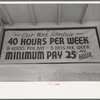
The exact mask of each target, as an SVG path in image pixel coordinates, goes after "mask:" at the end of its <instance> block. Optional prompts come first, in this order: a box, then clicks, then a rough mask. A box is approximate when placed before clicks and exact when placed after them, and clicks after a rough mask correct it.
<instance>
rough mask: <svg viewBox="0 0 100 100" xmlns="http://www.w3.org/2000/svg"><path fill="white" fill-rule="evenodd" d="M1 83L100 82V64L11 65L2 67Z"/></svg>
mask: <svg viewBox="0 0 100 100" xmlns="http://www.w3.org/2000/svg"><path fill="white" fill-rule="evenodd" d="M82 26H98V32H99V36H100V22H91V23H85V24H84V25H80V24H79V23H74V24H73V23H69V24H65V23H64V24H62V25H60V26H56V25H55V24H50V25H47V24H44V25H43V24H39V25H37V26H35V27H33V25H30V24H27V25H21V24H15V25H14V26H12V27H11V26H10V27H9V26H5V28H37V27H82ZM0 81H100V63H98V64H93V63H92V64H91V63H89V64H17V65H15V64H9V65H0Z"/></svg>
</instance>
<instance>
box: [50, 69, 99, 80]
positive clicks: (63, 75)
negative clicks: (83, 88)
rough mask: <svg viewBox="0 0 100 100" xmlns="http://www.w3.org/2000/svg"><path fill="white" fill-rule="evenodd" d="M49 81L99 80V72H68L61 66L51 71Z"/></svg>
mask: <svg viewBox="0 0 100 100" xmlns="http://www.w3.org/2000/svg"><path fill="white" fill-rule="evenodd" d="M51 81H100V73H86V72H83V73H69V72H65V70H64V69H63V68H61V69H60V70H57V71H56V72H54V73H53V78H52V79H51Z"/></svg>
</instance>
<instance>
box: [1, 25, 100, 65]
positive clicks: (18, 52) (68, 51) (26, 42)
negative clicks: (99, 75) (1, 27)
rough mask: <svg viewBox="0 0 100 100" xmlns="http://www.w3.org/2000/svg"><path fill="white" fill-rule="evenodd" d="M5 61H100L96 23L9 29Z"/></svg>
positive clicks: (2, 56)
mask: <svg viewBox="0 0 100 100" xmlns="http://www.w3.org/2000/svg"><path fill="white" fill-rule="evenodd" d="M2 43H3V44H2V52H1V63H4V64H6V63H13V64H15V63H38V64H39V63H40V64H49V63H51V64H53V63H54V64H58V63H80V62H81V63H82V62H100V42H99V36H98V32H97V28H96V27H79V28H41V29H6V30H5V32H4V39H3V42H2Z"/></svg>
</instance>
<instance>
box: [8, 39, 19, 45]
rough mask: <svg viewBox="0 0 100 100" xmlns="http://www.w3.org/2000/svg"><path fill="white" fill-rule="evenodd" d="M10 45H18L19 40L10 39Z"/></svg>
mask: <svg viewBox="0 0 100 100" xmlns="http://www.w3.org/2000/svg"><path fill="white" fill-rule="evenodd" d="M8 43H9V44H10V45H16V44H17V43H18V39H17V38H14V39H13V38H10V40H9V41H8Z"/></svg>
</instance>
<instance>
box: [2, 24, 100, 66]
mask: <svg viewBox="0 0 100 100" xmlns="http://www.w3.org/2000/svg"><path fill="white" fill-rule="evenodd" d="M75 29H77V30H80V29H95V33H96V37H97V41H98V47H99V50H100V38H99V33H98V29H97V26H93V27H53V28H12V29H4V32H3V36H2V42H1V48H0V60H1V54H2V48H3V44H4V37H5V32H6V31H25V30H27V31H32V30H33V31H36V30H37V31H38V30H75ZM75 63H76V64H79V63H100V62H95V61H94V62H43V63H7V64H75Z"/></svg>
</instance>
